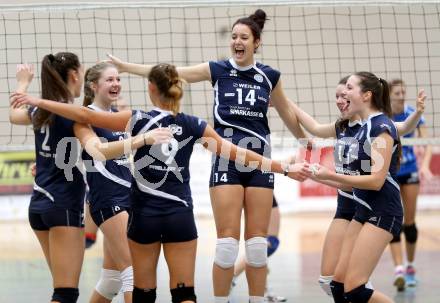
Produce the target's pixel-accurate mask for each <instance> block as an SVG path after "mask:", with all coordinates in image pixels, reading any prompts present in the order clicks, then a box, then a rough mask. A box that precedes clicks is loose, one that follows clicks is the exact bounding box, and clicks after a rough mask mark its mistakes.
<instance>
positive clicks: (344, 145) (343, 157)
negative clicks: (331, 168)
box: [333, 121, 362, 209]
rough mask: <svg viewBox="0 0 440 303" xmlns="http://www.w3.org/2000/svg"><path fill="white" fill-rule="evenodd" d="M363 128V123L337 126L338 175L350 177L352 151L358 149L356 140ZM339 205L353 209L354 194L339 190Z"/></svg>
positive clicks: (354, 122)
mask: <svg viewBox="0 0 440 303" xmlns="http://www.w3.org/2000/svg"><path fill="white" fill-rule="evenodd" d="M361 126H362V122H361V121H353V122H351V121H349V122H348V125H347V126H346V127H345V128H343V129H341V128H340V127H337V126H335V130H336V144H335V148H334V152H333V155H334V159H335V170H336V173H338V174H343V175H349V174H350V169H349V164H350V162H351V161H352V159H350V154H351V152H350V151H351V150H352V149H357V140H356V139H355V138H354V137H355V135H356V134H357V132H358V131H359V129H360V128H361ZM338 203H339V204H344V205H346V206H349V205H352V206H353V209H354V206H355V204H354V203H353V193H352V192H348V191H343V190H341V189H338Z"/></svg>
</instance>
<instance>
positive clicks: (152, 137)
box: [144, 127, 173, 145]
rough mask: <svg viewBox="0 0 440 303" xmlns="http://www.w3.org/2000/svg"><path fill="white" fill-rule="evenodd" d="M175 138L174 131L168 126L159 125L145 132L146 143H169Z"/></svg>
mask: <svg viewBox="0 0 440 303" xmlns="http://www.w3.org/2000/svg"><path fill="white" fill-rule="evenodd" d="M172 138H173V133H172V132H171V129H169V128H168V127H159V128H155V129H153V130H150V131H148V132H146V133H145V134H144V143H145V145H153V144H163V143H169V142H170V141H171V139H172Z"/></svg>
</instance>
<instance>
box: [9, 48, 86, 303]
mask: <svg viewBox="0 0 440 303" xmlns="http://www.w3.org/2000/svg"><path fill="white" fill-rule="evenodd" d="M23 71H24V72H25V73H26V68H25V69H24V70H23ZM83 74H84V70H83V67H82V65H81V63H80V62H79V60H78V57H77V56H76V55H75V54H72V53H68V52H60V53H57V54H56V55H52V54H49V55H46V56H44V58H43V61H42V64H41V89H42V94H41V95H42V97H43V98H45V99H50V100H54V101H55V102H63V103H71V102H72V101H73V99H74V98H76V97H79V96H80V94H81V87H82V83H83V82H82V81H83ZM17 80H18V83H19V85H18V91H24V90H25V88H23V87H21V83H23V82H22V80H23V79H19V77H17ZM28 80H29V79H28ZM28 84H29V82H28V83H27V85H28ZM9 118H10V121H11V123H14V124H22V125H28V124H33V127H34V133H35V151H36V163H37V166H36V176H35V183H34V190H33V192H32V197H31V202H30V205H29V222H30V225H31V227H32V229H33V231H34V233H35V235H36V236H37V238H38V240H39V242H40V245H41V248H42V250H43V253H44V255H45V257H46V261H47V263H48V265H49V269H50V272H51V274H52V280H53V288H54V290H53V295H52V299H51V301H52V302H63V303H64V302H69V303H70V302H76V301H77V298H78V296H79V291H78V282H79V276H80V272H81V265H82V261H83V256H84V232H83V208H84V205H83V203H84V192H85V185H84V182H83V177H82V175H81V173H80V171H79V170H78V168H77V167H75V165H74V164H75V163H76V161H77V157H76V156H77V155H76V149H77V142H75V141H74V140H71V137H74V135H73V122H72V121H70V120H68V119H65V118H63V117H60V116H57V115H54V114H50V113H49V112H47V111H45V110H43V109H40V108H31V109H30V110H28V109H26V108H23V107H19V108H11V110H10V116H9ZM66 160H67V161H66ZM66 163H67V164H66Z"/></svg>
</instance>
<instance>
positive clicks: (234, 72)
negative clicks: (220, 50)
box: [229, 69, 238, 77]
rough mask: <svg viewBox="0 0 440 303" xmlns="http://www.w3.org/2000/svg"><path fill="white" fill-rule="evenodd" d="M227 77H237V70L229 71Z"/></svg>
mask: <svg viewBox="0 0 440 303" xmlns="http://www.w3.org/2000/svg"><path fill="white" fill-rule="evenodd" d="M229 76H230V77H237V76H238V74H237V70H235V69H231V71H230V72H229Z"/></svg>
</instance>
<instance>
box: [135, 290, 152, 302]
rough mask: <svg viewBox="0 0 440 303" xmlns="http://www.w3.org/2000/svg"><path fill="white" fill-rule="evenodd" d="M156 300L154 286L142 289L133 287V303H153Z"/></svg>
mask: <svg viewBox="0 0 440 303" xmlns="http://www.w3.org/2000/svg"><path fill="white" fill-rule="evenodd" d="M154 302H156V288H152V289H150V288H148V289H142V288H137V287H136V286H135V287H133V303H154Z"/></svg>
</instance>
